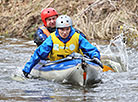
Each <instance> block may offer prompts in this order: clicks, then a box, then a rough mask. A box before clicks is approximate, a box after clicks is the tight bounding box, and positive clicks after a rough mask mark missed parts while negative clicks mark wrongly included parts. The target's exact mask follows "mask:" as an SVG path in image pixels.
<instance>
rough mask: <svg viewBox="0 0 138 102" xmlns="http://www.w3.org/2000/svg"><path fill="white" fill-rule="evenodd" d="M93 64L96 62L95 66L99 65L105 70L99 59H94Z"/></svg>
mask: <svg viewBox="0 0 138 102" xmlns="http://www.w3.org/2000/svg"><path fill="white" fill-rule="evenodd" d="M93 62H94V63H95V64H98V65H99V66H100V67H101V68H103V64H102V62H101V61H100V60H99V59H98V58H97V57H94V58H93Z"/></svg>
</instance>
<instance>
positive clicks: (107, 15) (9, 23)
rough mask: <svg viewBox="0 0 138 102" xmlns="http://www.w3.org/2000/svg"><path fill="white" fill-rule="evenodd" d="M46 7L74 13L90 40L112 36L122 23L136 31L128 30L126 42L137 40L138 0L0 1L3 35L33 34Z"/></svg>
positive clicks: (78, 26) (107, 38)
mask: <svg viewBox="0 0 138 102" xmlns="http://www.w3.org/2000/svg"><path fill="white" fill-rule="evenodd" d="M46 7H53V8H55V9H56V10H57V11H58V12H60V13H61V14H67V15H69V16H71V17H72V19H73V23H74V26H75V28H77V29H79V30H81V31H82V32H83V33H85V34H86V35H87V37H88V39H89V40H90V41H92V40H95V39H106V40H110V39H113V38H114V37H115V36H116V35H119V34H120V33H121V31H120V29H119V27H120V26H122V25H129V26H128V28H127V31H128V30H129V29H130V28H131V29H132V28H133V29H135V30H134V31H135V32H136V33H132V32H131V33H129V34H126V32H125V35H127V38H126V39H127V42H131V44H133V41H136V40H133V41H132V37H131V36H133V39H137V35H138V33H137V31H138V0H131V1H130V0H50V1H49V0H1V1H0V15H1V16H0V21H1V22H0V26H1V27H0V35H2V34H8V35H10V36H20V37H26V38H28V37H30V35H32V34H34V32H35V31H36V29H37V28H38V26H39V25H41V24H42V22H41V18H40V12H41V10H42V9H43V8H46ZM5 22H6V23H5Z"/></svg>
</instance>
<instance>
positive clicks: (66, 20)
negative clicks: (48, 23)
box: [56, 15, 72, 28]
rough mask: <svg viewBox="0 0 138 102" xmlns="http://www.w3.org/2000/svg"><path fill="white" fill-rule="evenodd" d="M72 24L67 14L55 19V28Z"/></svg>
mask: <svg viewBox="0 0 138 102" xmlns="http://www.w3.org/2000/svg"><path fill="white" fill-rule="evenodd" d="M70 26H72V20H71V18H70V17H69V16H67V15H61V16H59V17H58V18H57V19H56V28H65V27H70Z"/></svg>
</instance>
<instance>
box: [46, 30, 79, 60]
mask: <svg viewBox="0 0 138 102" xmlns="http://www.w3.org/2000/svg"><path fill="white" fill-rule="evenodd" d="M79 35H80V34H78V33H77V32H75V33H74V34H73V36H72V37H71V38H70V40H69V41H68V42H66V43H63V42H62V41H60V40H59V39H58V37H57V36H56V35H55V32H53V33H52V34H51V38H52V41H53V48H52V51H51V53H50V55H49V56H50V57H49V58H50V60H51V61H55V60H59V59H62V58H65V57H67V56H68V55H70V54H71V53H73V52H77V53H79V52H80V51H79Z"/></svg>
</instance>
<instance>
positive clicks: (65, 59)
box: [40, 54, 115, 72]
mask: <svg viewBox="0 0 138 102" xmlns="http://www.w3.org/2000/svg"><path fill="white" fill-rule="evenodd" d="M73 59H81V60H83V61H90V62H93V63H95V64H97V65H99V66H100V67H101V68H102V69H103V72H106V71H109V70H111V71H112V72H115V71H114V70H113V69H112V68H111V67H109V66H107V65H103V64H102V63H101V61H100V60H99V59H98V58H93V59H89V58H86V57H84V56H79V55H76V54H75V55H73V56H68V57H66V58H64V59H60V60H56V61H50V62H48V63H46V64H43V63H42V65H43V66H48V65H52V64H58V63H62V62H65V61H70V60H73ZM40 64H41V63H40Z"/></svg>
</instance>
